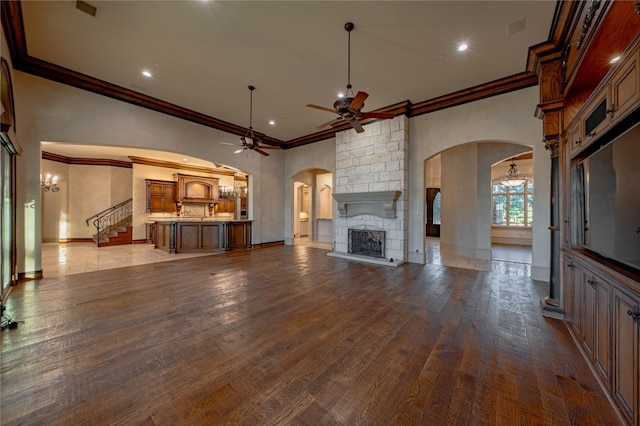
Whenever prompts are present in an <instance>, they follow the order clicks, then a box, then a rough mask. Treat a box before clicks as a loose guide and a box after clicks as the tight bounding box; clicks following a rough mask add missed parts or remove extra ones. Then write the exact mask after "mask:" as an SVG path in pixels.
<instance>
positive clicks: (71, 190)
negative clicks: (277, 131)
mask: <svg viewBox="0 0 640 426" xmlns="http://www.w3.org/2000/svg"><path fill="white" fill-rule="evenodd" d="M41 149H42V158H41V162H40V167H41V180H42V183H43V185H42V193H41V197H42V221H41V226H42V245H41V255H42V269H43V273H44V274H45V276H55V275H66V274H69V273H76V272H85V271H89V270H97V269H109V268H112V267H118V266H128V265H129V264H139V263H148V262H147V260H148V261H163V260H168V259H167V253H166V252H163V251H161V250H155V251H154V250H153V248H154V244H153V243H154V241H153V225H154V223H155V222H156V221H158V220H174V219H175V220H185V221H195V220H197V221H203V222H204V221H207V222H209V221H247V220H248V219H249V218H250V215H251V214H252V212H251V205H252V204H251V196H252V195H253V194H252V192H253V191H252V187H251V182H252V180H251V176H250V175H248V174H246V173H244V172H243V171H241V170H239V169H237V168H234V167H232V166H227V165H224V164H220V163H214V162H212V161H210V160H205V159H201V158H196V157H192V156H188V155H184V154H183V153H176V152H166V151H154V150H149V149H142V148H125V147H113V146H102V145H79V144H71V143H56V142H42V143H41ZM47 175H50V177H49V178H48V179H47ZM54 177H55V179H54ZM185 177H187V178H195V181H194V183H193V184H188V183H185V188H186V187H187V186H189V185H190V186H189V188H190V189H191V190H192V192H193V194H183V195H184V200H179V199H178V192H177V189H176V188H177V187H178V186H180V185H179V182H180V179H181V178H185ZM192 180H194V179H192ZM185 182H186V181H185ZM203 183H204V184H203ZM207 183H211V185H206V184H207ZM54 184H55V187H54ZM205 198H206V199H207V201H206V202H205V201H204V200H205ZM127 201H128V202H129V206H128V207H127V209H128V210H126V211H124V213H122V214H120V213H119V212H118V210H117V209H116V210H114V211H117V215H116V216H115V217H116V218H117V221H116V222H115V224H116V225H117V227H118V228H119V229H118V231H115V232H109V233H110V234H111V235H110V236H107V237H106V239H108V241H107V243H106V244H104V245H102V244H101V245H100V247H101V248H102V247H104V246H116V245H121V247H120V248H121V249H122V250H130V252H127V254H128V256H119V257H118V255H117V254H114V255H109V253H110V252H114V251H115V250H116V249H115V248H113V247H109V250H107V251H104V250H102V251H100V252H98V251H97V250H100V249H99V248H98V245H97V243H96V240H97V239H98V240H99V239H100V238H101V235H102V234H101V233H100V231H101V230H103V229H105V228H104V227H101V228H100V229H99V230H97V229H96V227H95V224H94V220H93V219H91V218H92V216H94V215H96V214H100V213H101V212H104V211H109V210H110V209H111V208H112V207H114V206H119V205H121V204H122V203H126V202H127ZM127 228H130V229H127ZM122 229H124V230H125V232H128V233H129V234H128V236H127V237H126V238H124V239H119V240H118V241H114V240H112V237H114V238H118V237H119V236H120V232H119V231H121V230H122ZM210 229H214V227H213V226H211V227H210ZM213 234H214V231H211V233H210V235H206V237H211V236H213V237H217V236H216V235H213ZM203 235H204V234H203ZM203 238H204V237H203ZM246 238H247V239H248V237H246ZM217 241H218V245H219V241H220V238H218V240H217ZM207 244H209V245H208V246H207V247H209V246H210V247H211V250H214V245H215V244H214V242H209V243H207ZM127 245H128V246H129V248H128V249H127V248H126V246H127ZM201 245H203V246H205V245H206V244H205V243H202V244H201ZM145 248H146V249H148V250H147V251H146V252H145V253H140V252H141V251H143V250H144V249H145ZM202 250H203V254H204V249H202ZM184 251H185V252H186V251H187V249H186V248H185V249H184ZM156 252H157V253H156ZM180 255H181V256H183V254H180ZM184 255H185V256H186V255H193V254H187V253H184ZM198 255H202V254H198ZM172 256H174V257H175V255H172ZM170 258H173V257H170ZM83 259H84V260H83ZM117 259H120V262H125V263H122V264H118V263H117V261H116V260H117ZM126 262H129V263H126Z"/></svg>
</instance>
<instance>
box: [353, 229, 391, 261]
mask: <svg viewBox="0 0 640 426" xmlns="http://www.w3.org/2000/svg"><path fill="white" fill-rule="evenodd" d="M385 236H386V232H385V231H382V230H371V229H353V228H350V229H349V230H348V250H349V253H350V254H359V255H363V256H370V257H376V258H384V257H385V247H384V246H385V244H384V242H385Z"/></svg>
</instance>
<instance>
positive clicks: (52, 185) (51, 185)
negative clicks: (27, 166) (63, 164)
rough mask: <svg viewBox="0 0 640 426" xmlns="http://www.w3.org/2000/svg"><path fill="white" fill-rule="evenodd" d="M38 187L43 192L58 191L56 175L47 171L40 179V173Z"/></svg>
mask: <svg viewBox="0 0 640 426" xmlns="http://www.w3.org/2000/svg"><path fill="white" fill-rule="evenodd" d="M40 188H41V189H42V190H43V191H44V192H49V191H51V192H58V191H60V187H59V186H58V176H54V175H51V173H47V174H46V175H45V177H44V179H42V175H40Z"/></svg>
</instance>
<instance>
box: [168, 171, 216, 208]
mask: <svg viewBox="0 0 640 426" xmlns="http://www.w3.org/2000/svg"><path fill="white" fill-rule="evenodd" d="M175 177H176V180H177V192H176V201H178V202H192V203H193V202H202V203H213V202H215V201H216V200H217V199H218V180H219V179H218V178H212V177H204V176H191V175H183V174H176V175H175Z"/></svg>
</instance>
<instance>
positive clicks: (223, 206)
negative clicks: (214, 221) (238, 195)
mask: <svg viewBox="0 0 640 426" xmlns="http://www.w3.org/2000/svg"><path fill="white" fill-rule="evenodd" d="M235 206H236V201H235V200H234V199H231V198H220V199H218V200H217V201H216V202H215V203H214V208H213V211H214V212H215V213H233V212H234V211H235Z"/></svg>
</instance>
